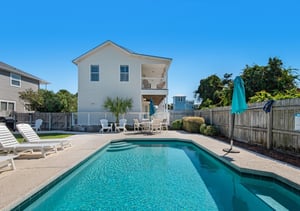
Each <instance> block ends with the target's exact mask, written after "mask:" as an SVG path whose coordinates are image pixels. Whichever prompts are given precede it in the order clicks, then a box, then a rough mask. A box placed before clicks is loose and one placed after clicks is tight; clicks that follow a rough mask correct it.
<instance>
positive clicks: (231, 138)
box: [223, 113, 240, 153]
mask: <svg viewBox="0 0 300 211" xmlns="http://www.w3.org/2000/svg"><path fill="white" fill-rule="evenodd" d="M234 122H235V113H232V114H231V130H230V136H229V138H230V148H225V149H223V151H224V152H228V153H229V152H232V153H239V152H240V151H238V150H234V149H232V148H233V132H234Z"/></svg>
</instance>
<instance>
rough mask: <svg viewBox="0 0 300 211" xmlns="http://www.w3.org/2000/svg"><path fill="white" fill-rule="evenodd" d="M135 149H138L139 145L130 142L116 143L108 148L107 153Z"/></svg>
mask: <svg viewBox="0 0 300 211" xmlns="http://www.w3.org/2000/svg"><path fill="white" fill-rule="evenodd" d="M135 147H137V145H135V144H132V143H128V142H115V143H111V145H110V146H109V147H108V149H107V150H106V151H108V152H113V151H122V150H128V149H133V148H135Z"/></svg>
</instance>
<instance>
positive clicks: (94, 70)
mask: <svg viewBox="0 0 300 211" xmlns="http://www.w3.org/2000/svg"><path fill="white" fill-rule="evenodd" d="M91 81H99V65H91Z"/></svg>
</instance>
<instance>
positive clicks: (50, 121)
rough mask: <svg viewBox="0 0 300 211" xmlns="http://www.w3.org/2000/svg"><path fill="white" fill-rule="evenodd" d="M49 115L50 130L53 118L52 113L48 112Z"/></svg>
mask: <svg viewBox="0 0 300 211" xmlns="http://www.w3.org/2000/svg"><path fill="white" fill-rule="evenodd" d="M48 116H49V125H48V130H51V124H52V120H51V113H48Z"/></svg>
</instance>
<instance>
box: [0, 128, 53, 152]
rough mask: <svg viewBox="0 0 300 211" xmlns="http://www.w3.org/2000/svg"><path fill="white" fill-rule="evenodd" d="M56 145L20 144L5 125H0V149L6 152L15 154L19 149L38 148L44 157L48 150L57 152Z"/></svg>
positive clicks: (31, 150)
mask: <svg viewBox="0 0 300 211" xmlns="http://www.w3.org/2000/svg"><path fill="white" fill-rule="evenodd" d="M57 145H58V144H56V143H36V144H33V143H26V144H20V143H19V142H18V141H17V139H16V138H15V137H14V135H13V134H12V133H11V132H10V131H9V129H8V128H7V127H6V126H5V125H0V149H2V150H3V151H6V152H7V153H10V152H14V153H15V154H17V152H19V151H21V152H25V151H30V152H33V151H34V150H38V151H41V153H42V156H43V157H46V153H47V152H49V151H54V152H57Z"/></svg>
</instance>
